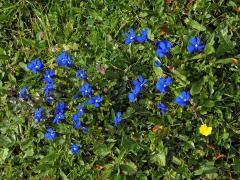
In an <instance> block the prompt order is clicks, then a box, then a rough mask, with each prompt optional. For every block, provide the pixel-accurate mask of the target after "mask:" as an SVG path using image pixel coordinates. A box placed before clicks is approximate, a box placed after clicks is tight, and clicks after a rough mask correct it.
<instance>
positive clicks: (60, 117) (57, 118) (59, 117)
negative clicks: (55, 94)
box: [53, 112, 65, 124]
mask: <svg viewBox="0 0 240 180" xmlns="http://www.w3.org/2000/svg"><path fill="white" fill-rule="evenodd" d="M64 119H65V116H64V114H63V113H61V112H59V113H58V114H56V115H55V117H54V119H53V123H54V124H58V123H59V122H60V121H62V120H64Z"/></svg>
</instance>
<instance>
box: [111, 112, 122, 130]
mask: <svg viewBox="0 0 240 180" xmlns="http://www.w3.org/2000/svg"><path fill="white" fill-rule="evenodd" d="M121 121H122V113H121V112H117V115H116V116H115V118H114V120H113V122H114V127H116V126H117V125H118V124H120V123H121Z"/></svg>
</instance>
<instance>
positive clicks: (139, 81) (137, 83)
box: [133, 75, 148, 88]
mask: <svg viewBox="0 0 240 180" xmlns="http://www.w3.org/2000/svg"><path fill="white" fill-rule="evenodd" d="M147 81H148V80H147V79H143V77H142V76H141V75H140V76H138V79H137V80H134V81H133V85H134V86H135V87H140V88H142V87H143V86H144V85H145V84H146V83H147Z"/></svg>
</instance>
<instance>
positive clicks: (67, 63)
mask: <svg viewBox="0 0 240 180" xmlns="http://www.w3.org/2000/svg"><path fill="white" fill-rule="evenodd" d="M125 36H126V40H125V44H130V43H133V42H138V43H144V42H146V41H150V42H151V40H149V39H148V30H147V29H143V30H142V32H141V34H140V35H136V33H135V31H134V30H133V29H130V30H129V33H125ZM154 44H155V45H156V53H157V55H158V56H159V57H160V58H163V57H164V56H165V55H168V54H169V53H170V50H171V48H172V44H171V43H170V42H169V41H168V40H165V39H162V40H161V41H159V42H156V43H154ZM204 48H205V45H203V44H201V39H200V38H199V37H195V36H194V37H192V38H190V40H189V44H188V46H187V51H188V52H189V53H190V54H191V53H195V52H199V51H202V50H204ZM56 61H57V64H58V67H75V66H74V65H73V62H72V57H71V56H69V55H68V54H67V52H66V51H62V53H61V54H60V55H58V56H57V58H56ZM154 66H155V67H158V68H163V67H165V66H164V64H162V63H161V62H160V61H159V60H156V61H155V62H154ZM27 68H28V69H29V70H31V71H32V72H33V73H34V74H37V73H38V72H39V73H40V74H41V72H42V71H43V69H44V65H43V63H42V61H41V60H40V59H39V58H37V59H34V60H33V61H32V62H30V63H29V64H28V65H27ZM74 69H75V68H74ZM42 76H43V81H44V83H45V86H44V88H43V89H44V95H45V98H46V102H48V103H51V102H53V101H54V98H53V97H54V96H53V95H54V92H53V90H54V88H55V85H54V81H53V77H54V76H55V70H54V69H52V70H45V71H44V73H42ZM76 77H79V78H80V79H81V80H82V81H83V82H82V83H81V84H82V86H81V87H80V88H79V91H80V92H79V94H77V95H74V96H73V98H75V99H76V98H78V97H82V99H85V100H86V101H85V102H84V103H82V104H80V105H78V106H76V108H77V109H78V111H77V112H76V113H75V114H72V120H73V126H72V127H73V128H74V129H77V128H81V129H82V132H83V133H84V134H85V133H87V128H86V127H84V126H82V122H81V119H82V117H83V114H84V108H85V105H86V104H88V105H93V106H94V107H96V108H99V107H100V105H101V103H102V101H103V98H102V96H101V95H96V94H95V93H94V90H93V87H92V86H91V85H90V84H89V83H88V82H87V81H86V79H87V71H86V70H83V69H78V70H77V71H76ZM172 81H173V79H172V77H165V76H164V77H161V78H160V79H159V80H158V81H157V83H156V85H155V88H156V90H157V91H159V92H160V93H161V94H164V93H166V92H167V91H168V89H169V86H170V84H171V83H172ZM147 82H148V80H147V79H144V78H143V77H142V75H139V76H138V79H136V80H133V82H132V86H133V88H132V89H131V92H130V93H129V94H128V99H129V102H130V103H133V102H134V101H135V100H136V99H137V97H138V96H139V93H140V92H141V90H142V89H143V88H144V87H145V86H146V84H147ZM18 96H19V98H21V99H27V98H28V97H29V94H28V89H27V87H23V88H22V89H21V90H20V92H19V94H18ZM189 100H190V94H189V92H187V91H181V92H180V95H179V96H176V97H175V99H174V102H175V103H176V104H177V105H179V106H180V107H184V106H186V105H187V103H188V101H189ZM67 106H68V104H67V103H62V102H60V101H58V102H57V105H56V107H55V115H54V118H53V125H57V124H59V123H60V122H61V121H63V120H65V112H66V110H67ZM157 108H158V109H159V110H160V111H161V113H163V114H164V113H166V112H167V107H166V106H165V104H163V103H159V104H158V105H157ZM44 115H45V113H44V110H43V108H42V107H37V108H36V109H35V113H34V117H33V118H34V119H35V120H36V122H38V123H40V122H41V120H42V119H44V118H45V117H44ZM45 116H46V115H45ZM80 118H81V119H80ZM121 121H122V112H117V113H116V115H115V117H114V119H113V124H114V127H117V125H118V124H120V123H121ZM199 131H200V133H201V134H203V135H205V136H208V135H209V134H211V131H212V128H211V127H207V126H206V125H205V124H204V125H202V126H201V127H200V129H199ZM57 135H58V133H57V132H55V131H54V129H53V128H47V129H46V132H45V134H44V138H45V139H47V140H54V139H55V138H56V137H57ZM79 150H80V146H78V145H77V144H71V145H70V152H71V153H72V154H78V153H79Z"/></svg>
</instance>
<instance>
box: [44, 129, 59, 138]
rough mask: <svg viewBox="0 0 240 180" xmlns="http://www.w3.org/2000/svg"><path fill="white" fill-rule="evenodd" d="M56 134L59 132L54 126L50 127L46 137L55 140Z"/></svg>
mask: <svg viewBox="0 0 240 180" xmlns="http://www.w3.org/2000/svg"><path fill="white" fill-rule="evenodd" d="M56 136H57V133H56V132H55V131H54V130H53V129H52V128H48V129H47V132H46V133H45V134H44V138H45V139H48V140H53V139H54V138H55V137H56Z"/></svg>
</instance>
